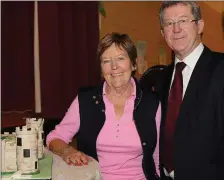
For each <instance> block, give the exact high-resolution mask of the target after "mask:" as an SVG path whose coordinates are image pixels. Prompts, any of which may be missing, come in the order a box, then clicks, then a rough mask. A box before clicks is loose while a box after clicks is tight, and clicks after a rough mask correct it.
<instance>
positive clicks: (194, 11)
mask: <svg viewBox="0 0 224 180" xmlns="http://www.w3.org/2000/svg"><path fill="white" fill-rule="evenodd" d="M176 5H184V6H187V5H190V6H191V13H192V15H193V16H194V19H195V20H200V19H201V10H200V6H199V5H198V4H197V3H196V2H194V1H169V0H166V1H164V2H163V3H162V5H161V7H160V10H159V19H160V25H161V29H162V30H163V14H164V10H165V9H166V8H169V7H173V6H176ZM196 23H197V21H196Z"/></svg>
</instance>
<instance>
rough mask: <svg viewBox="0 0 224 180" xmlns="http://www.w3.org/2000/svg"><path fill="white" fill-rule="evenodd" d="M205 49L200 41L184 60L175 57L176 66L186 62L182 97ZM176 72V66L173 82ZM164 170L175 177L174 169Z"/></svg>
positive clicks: (183, 73) (166, 173)
mask: <svg viewBox="0 0 224 180" xmlns="http://www.w3.org/2000/svg"><path fill="white" fill-rule="evenodd" d="M203 50H204V45H203V44H202V43H200V44H199V45H198V46H197V47H196V48H195V49H194V51H193V52H192V53H191V54H189V55H188V56H187V57H185V58H184V59H183V60H182V61H181V60H179V59H178V58H177V57H175V66H176V64H177V63H178V62H184V63H185V64H186V66H185V68H184V69H183V71H182V75H183V96H182V99H183V98H184V95H185V92H186V89H187V85H188V83H189V80H190V78H191V74H192V72H193V70H194V67H195V65H196V63H197V62H198V59H199V57H200V56H201V54H202V52H203ZM174 74H175V68H174V71H173V75H172V80H171V82H172V83H173V78H174ZM172 83H170V88H171V84H172ZM164 172H165V175H166V176H170V177H171V178H172V179H174V171H172V172H170V174H168V172H167V171H166V169H165V168H164Z"/></svg>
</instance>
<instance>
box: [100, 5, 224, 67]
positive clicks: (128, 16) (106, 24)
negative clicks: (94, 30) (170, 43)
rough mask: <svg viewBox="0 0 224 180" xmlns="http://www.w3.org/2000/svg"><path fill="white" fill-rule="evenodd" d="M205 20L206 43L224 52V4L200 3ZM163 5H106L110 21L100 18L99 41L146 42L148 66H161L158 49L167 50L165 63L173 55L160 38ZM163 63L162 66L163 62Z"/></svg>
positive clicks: (107, 18)
mask: <svg viewBox="0 0 224 180" xmlns="http://www.w3.org/2000/svg"><path fill="white" fill-rule="evenodd" d="M199 4H200V5H201V8H202V15H203V18H204V20H205V29H204V36H203V42H204V43H205V44H206V45H207V46H208V47H210V48H211V49H213V50H215V51H221V52H224V33H223V29H222V26H221V18H222V17H221V13H222V11H224V2H199ZM160 5H161V2H134V1H133V2H109V1H108V2H107V1H105V2H104V7H105V10H106V15H107V17H106V18H104V17H102V18H101V30H100V37H103V36H104V35H105V34H106V33H109V32H113V31H116V32H123V33H127V34H129V35H130V36H131V38H132V40H133V41H134V42H135V43H136V42H137V41H138V40H143V41H147V43H148V48H147V54H146V59H147V65H148V67H150V66H152V65H157V64H160V60H159V49H160V47H165V63H166V64H167V63H169V62H170V60H171V51H170V49H169V48H168V47H167V45H166V43H165V41H164V39H163V38H162V36H161V34H160V26H159V17H158V11H159V8H160ZM161 63H162V62H161Z"/></svg>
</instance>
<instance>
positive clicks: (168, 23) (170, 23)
mask: <svg viewBox="0 0 224 180" xmlns="http://www.w3.org/2000/svg"><path fill="white" fill-rule="evenodd" d="M164 24H165V26H172V25H173V22H165V23H164Z"/></svg>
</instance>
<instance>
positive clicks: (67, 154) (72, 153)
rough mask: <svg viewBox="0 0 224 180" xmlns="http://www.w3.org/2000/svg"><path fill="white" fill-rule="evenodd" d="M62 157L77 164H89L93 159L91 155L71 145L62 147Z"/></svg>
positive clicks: (67, 161)
mask: <svg viewBox="0 0 224 180" xmlns="http://www.w3.org/2000/svg"><path fill="white" fill-rule="evenodd" d="M61 157H62V159H63V160H64V161H65V162H66V163H67V164H69V165H70V164H73V165H75V166H82V165H88V162H90V161H92V159H91V158H90V157H89V156H87V155H86V154H84V153H83V152H81V151H78V150H76V149H74V148H73V147H71V146H68V147H67V148H64V149H62V154H61Z"/></svg>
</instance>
